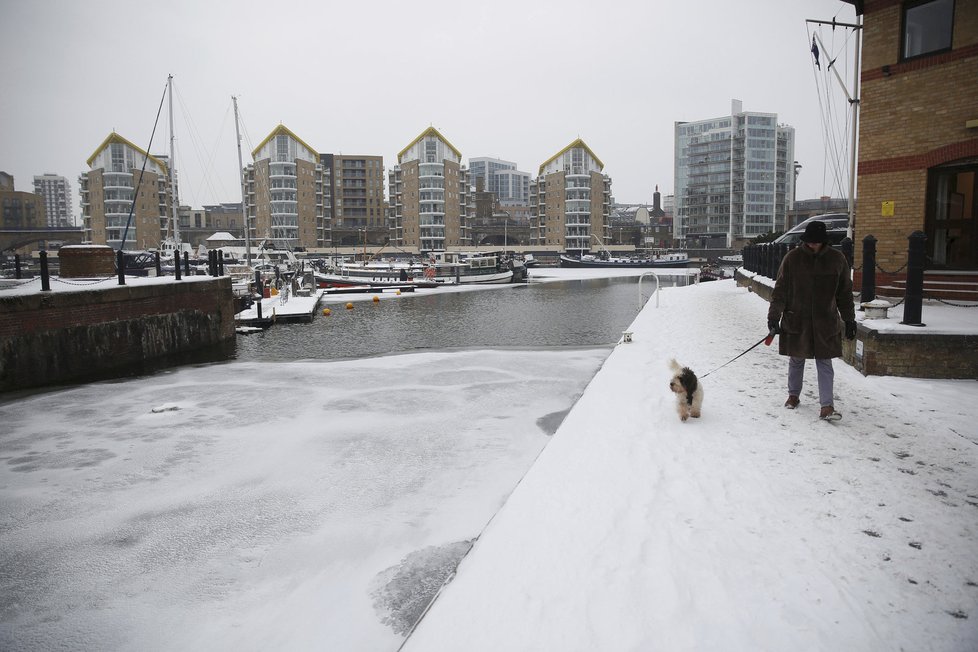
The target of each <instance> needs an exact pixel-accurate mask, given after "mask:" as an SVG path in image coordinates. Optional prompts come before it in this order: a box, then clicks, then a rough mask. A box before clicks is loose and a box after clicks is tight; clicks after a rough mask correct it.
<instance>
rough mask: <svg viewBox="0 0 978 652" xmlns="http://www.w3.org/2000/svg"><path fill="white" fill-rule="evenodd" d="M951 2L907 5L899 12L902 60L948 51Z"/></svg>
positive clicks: (952, 9)
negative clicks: (901, 21)
mask: <svg viewBox="0 0 978 652" xmlns="http://www.w3.org/2000/svg"><path fill="white" fill-rule="evenodd" d="M953 25H954V0H927V1H925V2H911V3H908V4H906V5H904V8H903V52H902V54H903V58H904V59H910V58H912V57H919V56H922V55H925V54H931V53H933V52H942V51H944V50H950V49H951V33H952V31H953V30H952V27H953Z"/></svg>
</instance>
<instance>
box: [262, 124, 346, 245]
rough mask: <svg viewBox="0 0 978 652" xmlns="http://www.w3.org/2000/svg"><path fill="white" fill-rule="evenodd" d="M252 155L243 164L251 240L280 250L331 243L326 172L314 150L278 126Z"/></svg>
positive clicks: (286, 129) (284, 127)
mask: <svg viewBox="0 0 978 652" xmlns="http://www.w3.org/2000/svg"><path fill="white" fill-rule="evenodd" d="M251 156H252V160H253V161H254V162H253V163H251V164H249V165H248V166H246V168H245V204H246V207H245V208H246V219H247V222H248V228H249V230H250V238H251V241H252V242H255V243H260V242H262V241H267V242H269V243H271V244H274V246H275V247H277V248H281V249H294V248H296V247H301V248H305V249H308V248H314V247H329V246H331V244H332V233H331V224H330V218H331V209H330V194H331V193H330V185H331V184H330V176H329V170H328V169H327V168H325V167H324V166H323V165H322V163H321V162H320V156H319V154H318V153H317V152H316V150H314V149H313V148H312V147H310V146H309V145H308V144H306V142H305V141H303V140H302V139H301V138H299V137H298V136H296V135H295V134H294V133H293V132H292V131H290V130H289V129H288V128H287V127H286V126H285V125H279V126H278V127H276V128H275V129H273V130H272V131H271V133H269V134H268V136H266V137H265V139H264V140H263V141H262V142H261V143H260V144H259V145H258V147H256V148H255V150H254V151H253V152H252V153H251Z"/></svg>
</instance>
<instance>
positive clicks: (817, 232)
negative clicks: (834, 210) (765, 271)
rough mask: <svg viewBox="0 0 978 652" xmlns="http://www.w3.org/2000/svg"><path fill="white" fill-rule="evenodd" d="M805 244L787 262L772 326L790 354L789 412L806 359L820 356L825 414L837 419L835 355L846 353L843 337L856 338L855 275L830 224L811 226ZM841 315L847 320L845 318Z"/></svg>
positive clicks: (817, 359)
mask: <svg viewBox="0 0 978 652" xmlns="http://www.w3.org/2000/svg"><path fill="white" fill-rule="evenodd" d="M801 241H802V244H801V245H799V246H798V247H796V248H794V249H792V250H791V251H789V252H788V253H787V255H785V257H784V260H782V261H781V267H780V269H778V278H777V280H776V281H775V284H774V292H773V293H772V295H771V305H770V307H769V309H768V313H767V324H768V329H769V331H770V332H772V333H776V334H779V335H780V337H779V338H778V353H780V354H781V355H786V356H788V400H787V401H785V403H784V406H785V407H786V408H788V409H789V410H793V409H795V408H796V407H798V404H799V403H800V402H801V399H800V398H799V397H800V396H801V386H802V379H803V377H804V373H805V360H807V359H811V358H814V359H815V369H816V372H817V374H818V400H819V403H820V404H821V410H820V412H819V418H820V419H825V420H829V421H837V420H839V419H841V418H842V415H841V414H840V413H839V412H836V410H835V406H834V402H833V398H832V387H833V380H834V376H835V372H834V370H833V369H832V358H838V357H840V356H841V355H842V336H843V334H845V337H846V339H850V340H852V339H855V338H856V308H855V304H854V303H853V300H852V277H851V274H850V271H849V263H848V261H847V260H846V257H845V256H844V255H843V254H842V252H840V251H837V250H835V249H833V248H832V247H831V246H830V245H829V238H828V233H827V232H826V229H825V222H820V221H818V220H813V221H812V222H810V223H809V224H808V226H807V227H805V233H804V235H802V236H801ZM840 317H841V319H840Z"/></svg>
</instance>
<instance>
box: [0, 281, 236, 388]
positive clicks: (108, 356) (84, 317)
mask: <svg viewBox="0 0 978 652" xmlns="http://www.w3.org/2000/svg"><path fill="white" fill-rule="evenodd" d="M233 340H234V301H233V297H232V294H231V279H230V277H221V278H217V279H207V280H199V281H184V282H179V283H178V282H176V281H174V282H173V283H161V284H152V285H134V286H128V285H125V286H112V287H108V288H104V289H98V290H87V291H82V292H56V293H46V292H36V293H33V294H28V295H16V296H7V297H0V391H10V390H14V389H25V388H29V387H41V386H46V385H51V384H56V383H63V382H72V381H79V380H84V379H86V378H91V377H95V376H104V375H105V374H106V373H107V372H111V371H113V370H124V369H127V368H133V367H137V366H139V365H142V364H144V363H146V362H148V361H152V360H163V359H166V358H168V357H171V356H176V355H180V354H184V353H188V352H192V351H199V350H202V349H207V348H209V347H219V346H225V345H227V344H228V343H230V342H233Z"/></svg>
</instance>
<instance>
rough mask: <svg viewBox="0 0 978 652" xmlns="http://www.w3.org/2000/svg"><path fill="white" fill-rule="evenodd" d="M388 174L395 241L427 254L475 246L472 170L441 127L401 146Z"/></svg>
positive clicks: (430, 129) (390, 210)
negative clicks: (443, 133)
mask: <svg viewBox="0 0 978 652" xmlns="http://www.w3.org/2000/svg"><path fill="white" fill-rule="evenodd" d="M387 176H388V196H389V201H390V209H389V219H390V239H391V244H393V245H395V246H397V247H399V248H401V249H414V250H417V251H419V252H422V253H428V252H433V251H445V250H446V249H447V248H449V247H468V246H471V235H470V230H469V229H470V225H469V219H470V216H471V215H472V214H473V211H474V204H473V201H474V200H473V199H472V195H471V188H470V185H469V170H468V168H466V167H465V166H463V165H462V154H461V153H460V152H459V151H458V150H457V149H456V148H455V147H454V146H453V145H452V144H451V143H449V142H448V140H446V139H445V137H444V136H442V135H441V134H440V133H438V130H437V129H435V128H434V127H429V128H428V129H426V130H425V131H423V132H421V135H419V136H418V137H417V138H415V139H414V140H412V141H411V143H410V144H409V145H408V146H407V147H405V148H404V149H402V150H401V151H400V152H399V153H398V154H397V165H395V166H394V169H393V170H391V171H390V172H389V173H388V175H387Z"/></svg>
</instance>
